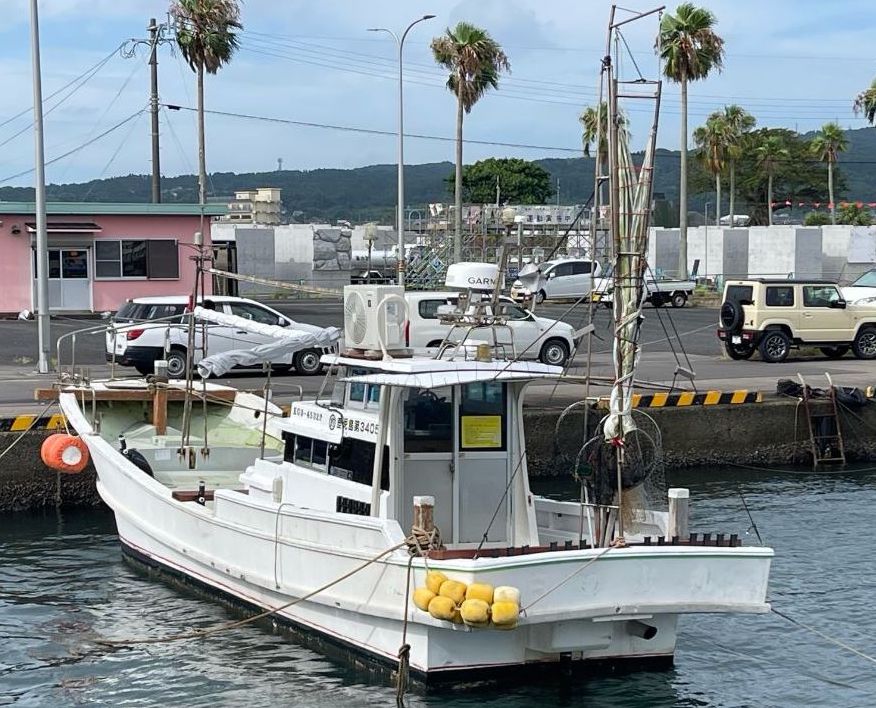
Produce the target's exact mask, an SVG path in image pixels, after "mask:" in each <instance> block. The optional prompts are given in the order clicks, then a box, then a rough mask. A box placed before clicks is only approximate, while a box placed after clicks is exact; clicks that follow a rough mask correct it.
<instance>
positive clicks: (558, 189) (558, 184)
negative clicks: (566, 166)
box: [557, 177, 560, 206]
mask: <svg viewBox="0 0 876 708" xmlns="http://www.w3.org/2000/svg"><path fill="white" fill-rule="evenodd" d="M557 206H560V178H559V177H557Z"/></svg>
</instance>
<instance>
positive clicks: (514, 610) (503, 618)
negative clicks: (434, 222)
mask: <svg viewBox="0 0 876 708" xmlns="http://www.w3.org/2000/svg"><path fill="white" fill-rule="evenodd" d="M490 612H491V614H492V616H493V624H494V625H495V626H496V627H497V628H498V629H514V628H515V627H516V626H517V618H518V617H519V616H520V606H519V605H518V604H517V603H516V602H494V603H493V606H492V607H491V608H490Z"/></svg>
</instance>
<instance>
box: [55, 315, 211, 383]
mask: <svg viewBox="0 0 876 708" xmlns="http://www.w3.org/2000/svg"><path fill="white" fill-rule="evenodd" d="M193 318H194V313H191V312H185V313H183V314H175V315H169V316H167V317H158V318H155V319H150V320H138V319H130V320H127V319H126V320H125V321H124V322H115V321H113V320H109V321H108V322H105V323H103V324H100V325H95V326H92V327H83V328H82V329H77V330H74V331H72V332H66V333H65V334H62V335H61V336H60V337H58V340H57V341H56V342H55V372H56V374H57V375H58V378H61V377H62V376H63V374H64V373H65V365H64V364H63V363H62V358H61V351H62V348H63V347H62V345H63V344H64V343H65V342H66V341H67V340H68V339H69V340H70V365H69V370H68V371H69V373H70V374H71V375H75V369H76V342H77V338H78V337H80V336H81V335H91V336H94V335H96V334H106V332H107V330H112V332H113V346H112V352H111V354H110V379H115V378H117V377H116V343H117V340H118V337H119V335H120V334H122V335H123V336H124V330H126V329H130V328H131V327H135V326H136V325H140V324H144V325H145V324H149V325H152V324H161V323H167V324H169V325H170V324H175V325H180V326H183V325H186V326H187V325H188V324H189V323H188V320H193ZM169 350H170V327H167V328H166V330H165V334H164V351H165V353H167V352H168V351H169Z"/></svg>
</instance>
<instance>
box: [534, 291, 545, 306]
mask: <svg viewBox="0 0 876 708" xmlns="http://www.w3.org/2000/svg"><path fill="white" fill-rule="evenodd" d="M546 297H547V295H546V294H545V292H544V290H539V291H538V292H537V293H536V294H535V304H536V305H541V303H543V302H544V300H545V298H546Z"/></svg>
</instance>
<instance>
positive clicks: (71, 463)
mask: <svg viewBox="0 0 876 708" xmlns="http://www.w3.org/2000/svg"><path fill="white" fill-rule="evenodd" d="M40 457H42V460H43V462H44V463H45V465H46V467H49V468H51V469H53V470H58V471H59V472H67V473H69V474H76V473H77V472H81V471H82V470H84V469H85V468H86V467H87V466H88V460H89V454H88V447H86V445H85V443H84V442H82V438H79V437H76V436H75V435H68V434H66V433H55V434H54V435H50V436H49V437H47V438H46V439H45V440H44V441H43V444H42V447H41V448H40Z"/></svg>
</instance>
